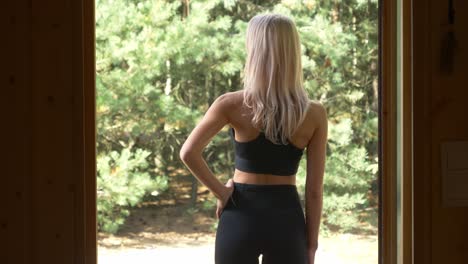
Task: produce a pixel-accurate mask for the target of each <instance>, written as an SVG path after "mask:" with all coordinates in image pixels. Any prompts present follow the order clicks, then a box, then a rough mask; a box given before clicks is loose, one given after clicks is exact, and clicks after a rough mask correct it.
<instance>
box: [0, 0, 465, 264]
mask: <svg viewBox="0 0 468 264" xmlns="http://www.w3.org/2000/svg"><path fill="white" fill-rule="evenodd" d="M413 2H414V6H413V12H414V24H413V25H414V27H413V34H414V38H413V41H414V42H413V48H414V54H413V55H414V60H415V61H414V69H413V70H414V78H413V81H414V91H413V92H414V96H413V98H414V110H413V113H414V153H415V157H414V195H415V197H414V210H415V212H414V214H415V219H414V236H415V244H414V259H415V262H414V263H417V264H419V263H420V264H439V263H441V264H442V263H444V264H445V263H450V264H457V263H460V264H461V263H468V239H466V237H467V235H468V224H467V223H468V210H467V208H463V207H455V208H444V207H443V206H442V205H441V184H440V183H441V178H440V175H441V171H440V162H439V161H440V152H439V148H440V143H441V142H443V141H445V140H453V139H458V140H460V139H463V140H467V139H468V122H467V120H468V119H467V116H468V114H467V113H468V109H467V106H468V104H467V102H466V100H467V98H468V89H467V88H466V87H467V83H468V80H467V78H468V74H466V70H465V69H464V67H465V68H466V66H467V65H466V64H467V62H468V54H467V48H466V47H468V43H467V42H468V39H467V36H468V32H467V30H468V27H464V26H463V25H467V24H468V21H467V19H468V16H466V15H464V13H466V11H467V10H468V2H467V1H454V2H455V5H456V8H457V16H456V19H457V20H456V23H457V24H456V32H457V38H458V47H459V49H458V51H457V57H456V59H455V72H454V73H453V74H452V75H451V76H447V75H443V74H442V73H440V71H439V68H438V64H439V56H440V48H441V47H440V43H441V38H442V34H443V33H444V32H445V31H444V25H445V24H446V23H447V22H446V14H447V9H446V1H437V0H430V1H426V0H414V1H413ZM93 7H94V4H93V3H92V1H88V0H42V1H37V0H36V1H33V0H16V1H5V2H3V3H2V8H0V30H1V32H0V36H1V41H0V50H1V55H2V56H1V62H2V63H0V76H1V78H0V89H1V90H0V91H1V93H0V110H1V111H0V120H1V124H2V126H1V130H0V131H1V137H0V138H1V140H2V151H1V153H2V154H1V164H2V166H1V170H0V171H1V172H0V175H1V176H2V177H1V182H0V201H1V204H2V205H1V210H0V262H1V263H8V264H9V263H14V264H23V263H24V264H32V263H50V264H53V263H60V264H64V263H95V262H96V260H95V258H96V252H95V244H93V241H94V242H95V237H94V233H93V230H94V228H95V226H94V224H95V223H94V222H93V219H92V218H90V215H87V214H86V212H87V210H85V209H86V208H87V209H88V211H89V208H90V207H92V206H93V203H94V200H93V199H94V198H93V196H92V194H91V196H86V197H85V193H86V192H88V194H90V190H92V188H93V183H92V182H90V181H89V180H90V179H92V177H93V175H94V173H95V171H94V170H95V168H93V166H90V165H89V164H90V163H92V161H93V158H94V157H93V155H94V151H93V148H94V146H90V144H89V143H90V142H93V136H94V134H93V132H92V131H93V130H92V129H88V130H85V128H86V127H91V126H93V124H92V120H90V119H86V117H92V115H93V111H94V109H93V107H94V102H93V99H94V98H93V97H92V96H93V94H92V93H90V90H89V89H88V90H86V89H85V87H87V85H89V84H90V83H92V82H93V81H94V79H93V78H94V76H93V75H92V74H90V73H89V72H90V71H89V68H84V67H85V66H86V67H90V65H91V62H92V60H93V59H94V57H93V51H92V50H90V48H89V47H91V46H92V45H91V44H90V43H91V41H94V40H93V39H90V36H92V30H93V29H92V26H93V24H94V21H93V20H92V19H93V16H92V13H88V14H86V12H85V11H86V10H88V11H90V10H92V8H93ZM90 12H91V11H90ZM83 17H85V18H86V19H83ZM90 45H91V46H90ZM83 54H87V56H85V57H84V59H83ZM83 69H86V70H87V71H83ZM91 72H92V71H91ZM88 87H89V86H88ZM84 106H85V107H84ZM85 131H88V132H87V134H86V132H85ZM89 131H91V132H89ZM86 144H88V145H86ZM85 146H87V149H86V150H87V153H90V154H89V155H87V156H84V152H85ZM85 176H88V178H86V177H85ZM86 180H88V181H86ZM90 230H91V232H89V231H90ZM86 231H88V232H86Z"/></svg>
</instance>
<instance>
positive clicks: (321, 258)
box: [98, 179, 378, 264]
mask: <svg viewBox="0 0 468 264" xmlns="http://www.w3.org/2000/svg"><path fill="white" fill-rule="evenodd" d="M171 182H172V183H171V189H172V190H177V192H176V193H174V192H166V193H164V194H162V195H160V196H158V197H156V198H154V199H153V200H154V201H148V202H145V203H142V204H141V205H140V206H138V207H135V208H133V209H131V213H130V216H129V217H128V218H127V220H126V222H125V224H124V225H123V226H122V227H121V228H120V230H119V232H117V233H116V234H114V235H111V234H105V233H98V260H99V263H100V264H111V263H112V264H126V263H129V264H133V263H138V264H144V263H158V264H159V263H171V264H172V263H175V264H177V263H192V264H197V263H200V264H202V263H203V264H210V263H214V241H215V232H216V222H217V219H216V217H215V211H214V209H213V210H209V211H208V210H203V209H201V208H202V207H203V206H202V205H203V202H204V201H206V200H207V199H210V198H211V196H212V195H211V194H210V193H209V192H208V190H207V189H206V188H205V187H204V186H200V187H199V190H198V194H199V195H198V199H197V206H196V208H199V209H197V210H193V209H190V208H191V206H190V195H189V194H190V189H191V188H190V182H189V181H186V180H185V179H183V180H182V179H180V180H173V181H171ZM319 243H320V246H319V250H318V251H317V254H316V260H317V261H316V264H320V263H327V264H334V263H336V264H341V263H346V264H352V263H356V264H371V263H372V264H376V263H378V261H377V252H378V249H377V237H376V236H375V235H366V236H359V235H346V234H339V235H336V236H332V237H328V238H320V240H319ZM260 259H261V257H260Z"/></svg>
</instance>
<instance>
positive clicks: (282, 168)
mask: <svg viewBox="0 0 468 264" xmlns="http://www.w3.org/2000/svg"><path fill="white" fill-rule="evenodd" d="M229 134H230V135H231V138H232V140H233V141H234V150H235V168H236V169H239V170H241V171H245V172H252V173H262V174H274V175H278V176H289V175H294V174H296V172H297V169H298V167H299V162H300V161H301V157H302V154H303V152H304V149H303V148H302V149H300V148H298V147H296V146H294V145H293V144H291V143H290V142H288V144H287V145H283V144H274V143H273V142H271V141H270V140H268V139H267V138H266V137H265V134H264V133H263V132H260V134H259V135H258V137H256V138H255V139H253V140H250V141H247V142H239V141H237V140H236V139H235V131H234V128H232V127H230V128H229Z"/></svg>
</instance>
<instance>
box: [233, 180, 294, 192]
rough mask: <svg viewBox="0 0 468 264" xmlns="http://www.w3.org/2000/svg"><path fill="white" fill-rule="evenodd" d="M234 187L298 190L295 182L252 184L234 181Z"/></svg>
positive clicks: (242, 189) (243, 189) (252, 189)
mask: <svg viewBox="0 0 468 264" xmlns="http://www.w3.org/2000/svg"><path fill="white" fill-rule="evenodd" d="M234 188H235V189H237V190H239V191H249V190H250V191H282V190H284V191H297V186H296V185H294V184H251V183H240V182H234Z"/></svg>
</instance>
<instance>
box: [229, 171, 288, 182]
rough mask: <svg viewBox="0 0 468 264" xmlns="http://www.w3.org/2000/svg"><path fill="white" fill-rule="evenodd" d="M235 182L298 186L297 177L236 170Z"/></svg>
mask: <svg viewBox="0 0 468 264" xmlns="http://www.w3.org/2000/svg"><path fill="white" fill-rule="evenodd" d="M233 181H234V182H238V183H246V184H261V185H270V184H271V185H276V184H281V185H282V184H289V185H294V186H295V185H296V175H289V176H283V175H274V174H260V173H252V172H244V171H240V170H238V169H236V170H235V171H234V176H233Z"/></svg>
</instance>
